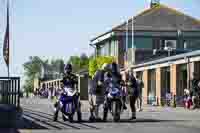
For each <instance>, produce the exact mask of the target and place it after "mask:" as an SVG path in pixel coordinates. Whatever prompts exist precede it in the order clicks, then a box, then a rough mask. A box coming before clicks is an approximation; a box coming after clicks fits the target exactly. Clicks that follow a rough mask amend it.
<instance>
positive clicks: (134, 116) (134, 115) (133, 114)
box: [130, 112, 136, 120]
mask: <svg viewBox="0 0 200 133" xmlns="http://www.w3.org/2000/svg"><path fill="white" fill-rule="evenodd" d="M135 119H136V113H135V112H132V116H131V118H130V120H135Z"/></svg>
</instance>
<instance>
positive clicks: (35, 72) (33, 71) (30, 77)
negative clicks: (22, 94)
mask: <svg viewBox="0 0 200 133" xmlns="http://www.w3.org/2000/svg"><path fill="white" fill-rule="evenodd" d="M42 65H43V61H42V60H41V59H40V58H39V57H38V56H33V57H32V56H31V57H29V61H28V62H26V63H24V64H23V66H24V70H25V75H26V77H27V79H26V82H25V85H24V89H25V91H26V92H33V89H34V88H33V81H34V79H35V78H39V77H40V76H41V67H42Z"/></svg>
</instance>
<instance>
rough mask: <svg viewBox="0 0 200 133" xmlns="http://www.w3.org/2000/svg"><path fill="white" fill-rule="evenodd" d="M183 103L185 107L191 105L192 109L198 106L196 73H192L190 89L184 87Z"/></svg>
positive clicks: (199, 84)
mask: <svg viewBox="0 0 200 133" xmlns="http://www.w3.org/2000/svg"><path fill="white" fill-rule="evenodd" d="M184 105H185V107H186V108H190V107H191V106H193V109H196V108H198V107H199V106H200V79H198V75H197V74H196V73H193V79H192V81H191V87H190V89H189V88H186V89H184Z"/></svg>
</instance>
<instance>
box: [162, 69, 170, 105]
mask: <svg viewBox="0 0 200 133" xmlns="http://www.w3.org/2000/svg"><path fill="white" fill-rule="evenodd" d="M169 93H171V92H170V67H163V68H161V105H165V104H166V94H169Z"/></svg>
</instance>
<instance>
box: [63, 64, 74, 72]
mask: <svg viewBox="0 0 200 133" xmlns="http://www.w3.org/2000/svg"><path fill="white" fill-rule="evenodd" d="M64 71H65V73H70V72H72V65H71V64H70V63H68V64H67V65H65V67H64Z"/></svg>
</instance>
